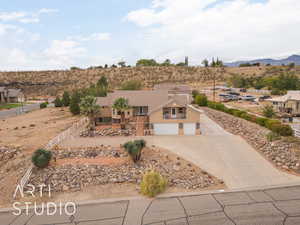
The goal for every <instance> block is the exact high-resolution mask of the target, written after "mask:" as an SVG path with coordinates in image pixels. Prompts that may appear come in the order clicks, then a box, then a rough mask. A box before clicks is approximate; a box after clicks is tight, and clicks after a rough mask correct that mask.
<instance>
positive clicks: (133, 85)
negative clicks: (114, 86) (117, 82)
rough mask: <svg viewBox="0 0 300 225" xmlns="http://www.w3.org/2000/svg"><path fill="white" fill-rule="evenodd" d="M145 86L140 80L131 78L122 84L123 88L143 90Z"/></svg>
mask: <svg viewBox="0 0 300 225" xmlns="http://www.w3.org/2000/svg"><path fill="white" fill-rule="evenodd" d="M142 87H143V84H142V82H141V81H139V80H129V81H125V82H124V83H122V85H121V90H141V89H142Z"/></svg>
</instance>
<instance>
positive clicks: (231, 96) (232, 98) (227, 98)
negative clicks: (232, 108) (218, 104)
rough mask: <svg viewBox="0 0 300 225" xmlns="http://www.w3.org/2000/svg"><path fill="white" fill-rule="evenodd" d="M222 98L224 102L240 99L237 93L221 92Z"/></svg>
mask: <svg viewBox="0 0 300 225" xmlns="http://www.w3.org/2000/svg"><path fill="white" fill-rule="evenodd" d="M220 97H221V99H222V101H223V102H229V101H237V100H239V97H238V96H236V95H226V94H221V96H220Z"/></svg>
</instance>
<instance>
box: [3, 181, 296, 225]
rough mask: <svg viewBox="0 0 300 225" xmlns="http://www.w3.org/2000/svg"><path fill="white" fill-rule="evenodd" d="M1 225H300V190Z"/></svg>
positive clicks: (126, 206)
mask: <svg viewBox="0 0 300 225" xmlns="http://www.w3.org/2000/svg"><path fill="white" fill-rule="evenodd" d="M0 224H1V225H50V224H51V225H59V224H64V225H150V224H151V225H166V224H167V225H202V224H205V225H297V224H300V186H287V187H276V188H265V189H252V190H251V189H248V190H244V191H236V192H224V193H220V192H219V193H218V192H216V191H215V192H210V193H205V194H194V195H186V196H181V195H178V196H175V197H161V198H157V199H153V200H151V199H145V198H135V199H128V200H118V201H115V202H101V201H99V202H93V203H85V204H78V208H77V212H76V214H75V215H74V216H67V215H65V214H63V215H58V214H57V215H54V216H44V215H42V216H37V215H35V214H34V213H33V212H31V213H30V215H29V216H26V215H20V216H18V217H16V216H13V215H12V212H11V211H2V212H1V211H0Z"/></svg>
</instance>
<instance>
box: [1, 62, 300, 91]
mask: <svg viewBox="0 0 300 225" xmlns="http://www.w3.org/2000/svg"><path fill="white" fill-rule="evenodd" d="M281 70H284V69H282V68H281V67H263V66H262V67H243V68H239V67H236V68H231V67H227V68H223V69H216V68H203V67H173V66H172V67H131V68H127V67H126V68H107V69H91V70H65V71H31V72H28V71H27V72H0V86H9V87H14V88H22V89H23V90H24V92H25V93H26V95H27V96H38V95H39V96H40V95H52V96H55V95H57V94H60V93H61V92H63V91H64V90H74V89H76V88H82V87H87V86H89V85H90V84H91V83H95V82H96V81H97V80H98V79H99V78H100V76H102V75H105V76H107V78H108V79H109V82H110V85H111V87H112V88H115V87H118V86H119V85H120V84H121V83H122V82H124V81H126V80H132V79H136V80H141V81H143V83H144V86H145V87H152V86H153V84H156V83H160V82H175V83H186V84H190V85H193V86H198V85H203V84H207V83H211V81H212V78H213V76H214V75H215V76H216V78H217V81H225V80H226V78H227V77H228V76H230V75H231V74H242V75H245V76H256V75H266V74H274V73H275V74H276V73H278V72H280V71H281ZM297 73H299V74H300V68H297Z"/></svg>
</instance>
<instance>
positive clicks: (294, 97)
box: [266, 91, 300, 116]
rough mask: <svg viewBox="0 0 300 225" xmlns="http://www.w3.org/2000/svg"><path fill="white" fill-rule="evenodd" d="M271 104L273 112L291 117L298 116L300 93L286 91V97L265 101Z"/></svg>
mask: <svg viewBox="0 0 300 225" xmlns="http://www.w3.org/2000/svg"><path fill="white" fill-rule="evenodd" d="M266 101H269V102H272V104H273V107H274V110H275V111H276V112H278V113H286V114H290V115H293V116H298V115H300V91H288V92H287V94H286V95H284V96H280V97H276V98H272V99H267V100H266Z"/></svg>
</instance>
